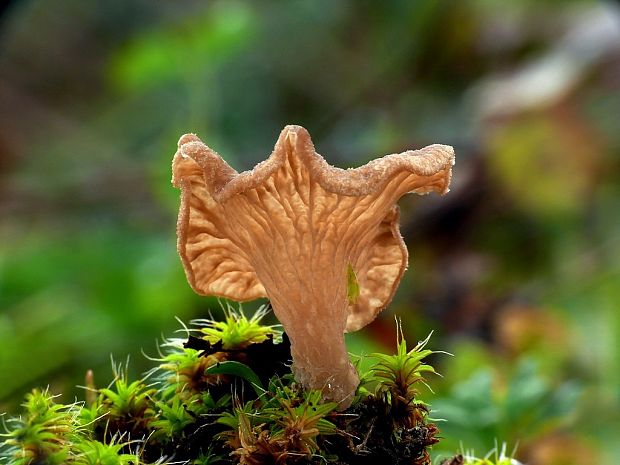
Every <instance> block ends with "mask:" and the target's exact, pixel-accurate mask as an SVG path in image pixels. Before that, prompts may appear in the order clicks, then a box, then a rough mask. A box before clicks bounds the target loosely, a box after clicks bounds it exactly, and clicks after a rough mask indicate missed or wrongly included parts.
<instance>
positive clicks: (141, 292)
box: [0, 0, 620, 465]
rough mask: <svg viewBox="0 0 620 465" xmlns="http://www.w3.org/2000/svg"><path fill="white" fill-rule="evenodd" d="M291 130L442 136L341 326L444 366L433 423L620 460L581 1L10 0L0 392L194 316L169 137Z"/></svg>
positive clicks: (601, 127)
mask: <svg viewBox="0 0 620 465" xmlns="http://www.w3.org/2000/svg"><path fill="white" fill-rule="evenodd" d="M289 123H290V124H301V125H303V126H305V127H306V128H307V129H308V130H309V131H310V133H311V134H312V136H313V139H314V142H315V144H316V146H317V150H318V151H319V152H320V153H321V154H323V155H324V156H325V157H326V158H327V159H328V161H329V162H330V163H332V164H335V165H338V166H342V167H347V166H356V165H359V164H362V163H365V162H367V161H369V160H370V159H372V158H375V157H377V156H380V155H384V154H387V153H393V152H398V151H402V150H404V149H407V148H419V147H422V146H424V145H427V144H430V143H444V144H451V145H453V146H454V147H455V150H456V154H457V164H456V166H455V169H454V179H453V185H452V190H451V192H450V193H449V194H448V195H447V196H445V197H438V196H429V197H424V198H421V197H417V196H407V197H405V198H404V199H403V200H402V201H401V202H400V205H401V210H402V233H403V236H404V237H405V240H406V241H407V243H408V246H409V251H410V269H409V271H408V273H407V274H406V275H405V278H404V280H403V283H402V284H401V287H400V289H399V291H398V294H397V297H396V299H395V300H394V302H393V304H392V305H391V307H390V309H388V310H386V311H385V312H383V314H382V317H381V318H380V319H379V320H377V321H376V322H374V323H373V324H372V325H370V326H368V327H367V328H365V329H364V330H362V331H360V332H358V333H355V334H353V335H351V336H350V337H349V344H350V347H351V348H352V350H353V351H354V352H357V353H364V352H366V353H368V352H372V351H374V350H375V349H381V350H391V349H392V348H393V347H394V342H395V341H394V339H395V325H394V315H398V316H400V317H401V318H402V320H403V324H404V326H405V333H406V335H407V337H408V338H409V339H410V341H411V342H414V341H416V340H419V339H422V338H424V337H425V336H426V335H427V334H428V332H429V331H430V330H434V331H435V333H434V336H433V338H432V340H431V346H432V347H433V348H437V349H443V350H448V351H450V352H452V353H454V354H455V356H454V357H446V356H438V357H437V358H436V360H433V362H434V363H435V364H436V365H437V367H438V369H439V371H440V372H441V373H442V374H443V376H444V377H443V378H437V379H433V380H431V384H432V386H433V388H434V389H435V391H436V394H435V395H431V394H430V393H429V392H423V393H422V396H423V397H424V398H425V399H428V400H429V401H430V402H432V406H433V409H434V411H433V416H434V417H435V418H442V419H446V420H448V421H447V422H445V423H441V429H442V432H443V436H445V438H446V439H445V440H444V441H443V442H442V443H441V444H440V445H439V446H438V447H437V448H436V450H435V453H436V454H437V455H440V454H442V453H445V454H449V453H452V452H454V451H456V450H457V449H458V448H459V447H461V445H462V446H463V447H465V448H466V449H473V450H474V451H475V452H476V453H478V454H479V455H482V454H484V453H485V452H486V451H488V450H489V449H491V448H492V447H493V446H494V444H495V442H496V441H497V442H499V443H501V442H502V441H506V442H507V443H508V448H509V449H511V448H512V447H513V446H516V445H517V444H518V450H517V456H518V457H519V458H520V459H522V460H524V461H527V463H528V464H530V465H587V464H602V463H618V456H620V441H618V432H619V431H620V413H619V411H620V183H619V182H618V181H619V180H620V157H619V155H620V5H619V4H618V3H613V2H596V1H559V0H556V1H534V0H521V1H512V2H505V1H501V0H467V1H448V0H437V1H433V0H429V1H414V0H411V1H384V2H376V1H371V0H362V1H352V0H350V1H346V0H318V1H301V0H299V1H289V2H276V1H266V0H259V1H254V2H250V1H224V0H221V1H198V0H188V1H175V2H164V1H162V2H156V1H151V0H106V1H105V2H86V1H83V0H51V1H50V0H47V1H44V0H23V1H13V2H9V3H8V4H7V5H5V6H4V7H3V10H2V13H1V16H0V341H1V343H0V410H2V411H10V412H14V411H15V409H16V406H17V404H18V403H19V401H20V399H21V398H22V395H23V394H24V393H25V392H26V391H27V390H29V389H31V388H32V387H35V386H41V385H43V386H45V385H48V384H49V385H50V386H51V389H52V390H53V391H54V392H58V393H61V392H62V393H63V399H64V400H65V401H70V400H72V399H73V398H74V397H78V398H82V396H83V394H82V391H81V390H80V389H79V388H77V387H76V385H79V384H82V383H83V377H84V373H85V372H86V370H87V369H89V368H92V369H94V372H95V379H96V382H97V383H98V384H99V385H105V384H107V382H108V381H109V380H110V379H111V376H112V374H111V368H110V354H112V356H113V357H114V358H115V360H124V359H125V358H126V357H127V355H128V354H130V356H131V362H130V367H131V369H132V370H133V372H134V374H138V373H141V372H142V371H144V370H146V369H147V368H148V367H149V366H150V362H149V361H148V360H146V358H145V357H144V356H143V355H142V354H141V351H142V350H143V351H144V352H145V353H147V354H154V353H155V346H156V340H157V339H158V338H159V337H161V335H162V334H165V335H171V334H172V332H173V331H174V330H175V329H177V328H178V327H179V323H178V322H177V321H175V317H178V318H180V319H182V320H184V321H188V320H189V319H191V318H196V317H205V316H206V315H207V314H208V312H209V310H210V309H212V310H213V309H216V307H217V304H216V302H215V301H214V300H211V299H206V298H200V297H198V296H196V295H194V294H193V292H192V291H191V289H190V288H189V286H188V285H187V283H186V280H185V276H184V274H183V270H182V267H181V264H180V262H179V260H178V257H177V255H176V251H175V223H176V211H177V208H178V192H177V191H176V190H175V189H173V188H172V186H171V185H170V178H171V171H170V164H171V160H172V155H173V154H174V151H175V148H176V142H177V140H178V138H179V136H180V135H181V134H183V133H186V132H195V133H197V134H198V135H199V136H200V137H201V138H202V139H203V140H204V141H205V142H206V143H207V144H208V145H210V146H211V147H212V148H214V149H215V150H217V151H218V152H219V153H221V154H222V155H223V156H224V157H225V158H226V159H227V160H228V161H229V162H230V164H231V165H232V166H234V167H235V168H237V169H238V170H239V171H240V170H243V169H248V168H251V167H252V166H253V165H254V164H255V163H257V162H258V161H260V160H262V159H264V158H265V157H266V156H267V155H268V154H269V153H270V152H271V150H272V148H273V144H274V143H275V140H276V138H277V136H278V134H279V131H280V130H281V129H282V128H283V127H284V125H285V124H289Z"/></svg>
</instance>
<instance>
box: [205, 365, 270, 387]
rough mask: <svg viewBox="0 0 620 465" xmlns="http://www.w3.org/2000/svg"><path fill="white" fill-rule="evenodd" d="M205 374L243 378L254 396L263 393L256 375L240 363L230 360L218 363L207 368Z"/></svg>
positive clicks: (261, 385)
mask: <svg viewBox="0 0 620 465" xmlns="http://www.w3.org/2000/svg"><path fill="white" fill-rule="evenodd" d="M205 373H206V374H208V375H230V376H238V377H239V378H243V379H245V380H246V381H247V382H248V383H250V384H251V385H252V387H253V388H254V391H255V392H256V394H258V395H259V396H260V395H262V394H264V393H265V389H264V388H263V384H262V383H261V381H260V378H259V377H258V375H257V374H256V373H254V371H253V370H252V369H251V368H250V367H249V366H247V365H244V364H243V363H241V362H235V361H232V360H231V361H226V362H219V363H216V364H215V365H213V366H210V367H209V368H207V369H206V370H205Z"/></svg>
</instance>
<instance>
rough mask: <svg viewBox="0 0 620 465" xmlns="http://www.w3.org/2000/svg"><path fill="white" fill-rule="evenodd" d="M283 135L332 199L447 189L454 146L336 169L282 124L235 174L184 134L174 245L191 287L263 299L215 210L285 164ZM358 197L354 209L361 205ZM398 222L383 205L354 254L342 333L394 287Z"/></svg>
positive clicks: (399, 269)
mask: <svg viewBox="0 0 620 465" xmlns="http://www.w3.org/2000/svg"><path fill="white" fill-rule="evenodd" d="M287 139H292V140H294V141H295V144H296V150H295V151H294V152H293V153H294V154H295V155H296V156H297V158H298V159H299V162H300V163H302V164H304V165H306V167H307V170H308V175H309V177H310V178H311V179H312V180H313V182H315V183H316V184H317V187H320V188H321V190H322V191H323V193H324V195H325V196H326V197H328V196H329V194H330V193H331V194H335V196H333V197H336V196H345V197H349V198H351V197H364V196H369V195H372V194H373V193H377V192H379V191H381V190H382V189H385V188H386V187H387V188H389V190H391V191H393V192H392V196H394V195H395V194H400V195H402V193H405V192H415V193H419V194H422V193H427V192H431V191H433V192H438V193H441V194H444V193H446V192H447V191H448V186H449V184H450V176H451V167H452V165H453V164H454V151H453V149H452V147H449V146H445V145H431V146H429V147H426V148H424V149H422V150H416V151H407V152H403V153H400V154H394V155H388V156H385V157H383V158H379V159H377V160H373V161H371V162H370V163H368V164H367V165H364V166H362V167H360V168H355V169H348V170H343V169H341V168H336V167H333V166H330V165H328V164H327V162H326V161H325V159H324V158H323V157H322V156H321V155H319V154H318V153H316V152H315V150H314V145H313V144H312V141H311V139H310V135H309V134H308V132H307V131H306V130H305V129H304V128H303V127H301V126H287V127H285V128H284V130H283V131H282V133H281V134H280V137H279V139H278V142H277V144H276V146H275V149H274V151H273V153H272V154H271V156H270V157H269V158H268V159H267V160H265V161H263V162H261V163H259V164H258V165H257V166H256V167H254V169H252V170H250V171H245V172H242V173H240V174H239V173H237V172H236V171H235V170H234V169H233V168H231V167H230V166H229V165H228V164H227V163H226V162H225V161H224V160H223V159H222V158H221V157H220V156H219V155H218V154H217V153H216V152H215V151H213V150H211V149H210V148H209V147H207V146H206V145H205V144H204V143H203V142H202V141H200V139H198V137H196V136H195V135H193V134H186V135H184V136H182V137H181V139H180V140H179V151H178V152H177V154H176V156H175V158H174V163H173V173H174V176H173V184H174V185H175V186H176V187H179V188H181V192H182V199H181V209H180V212H179V219H178V225H177V226H178V251H179V254H180V256H181V259H182V261H183V265H184V267H185V271H186V273H187V277H188V280H189V283H190V285H191V286H192V288H193V289H194V290H195V291H196V292H197V293H199V294H203V295H213V296H220V297H225V298H228V299H231V300H236V301H249V300H253V299H257V298H260V297H267V293H266V291H265V289H264V287H263V286H262V284H261V283H260V281H259V280H258V278H257V277H256V273H255V272H254V269H253V266H252V265H251V264H250V263H248V260H247V256H246V254H245V253H244V251H243V250H240V248H239V246H238V245H237V244H235V243H234V242H233V241H231V239H230V238H227V237H223V236H222V233H221V230H222V228H221V224H220V223H221V221H222V218H218V216H220V215H221V216H224V217H225V216H226V214H225V213H224V208H223V207H222V204H225V203H226V201H227V200H228V199H230V198H231V197H233V196H235V195H238V194H239V193H242V192H247V191H250V190H252V189H255V188H257V187H258V186H260V185H261V184H265V183H267V180H268V179H269V178H270V177H273V178H279V176H277V172H278V171H279V170H282V168H283V167H284V166H285V165H286V157H287V154H286V150H285V149H284V146H285V144H286V141H287ZM386 184H389V186H386ZM274 187H276V186H274ZM403 191H404V192H403ZM400 195H398V196H399V197H400ZM325 203H327V202H325ZM362 203H363V202H360V208H359V210H363V209H364V206H363V205H362ZM315 207H319V208H321V207H322V205H315ZM214 213H215V214H214ZM317 216H320V214H319V215H317ZM398 220H399V215H398V208H397V207H392V208H390V209H389V210H388V211H387V214H386V215H385V217H384V218H383V220H382V221H381V223H380V226H379V228H377V230H376V231H375V233H376V234H375V236H374V237H373V238H372V241H371V247H370V248H369V250H368V251H365V252H363V253H362V254H361V256H360V258H359V260H358V263H357V264H356V265H357V266H356V267H354V268H355V271H356V276H357V279H358V282H359V285H360V297H359V299H358V300H357V302H356V303H355V304H354V305H351V306H350V308H349V315H348V318H347V326H346V329H347V331H356V330H358V329H360V328H363V327H364V326H366V325H367V324H368V323H370V322H371V321H372V320H373V319H374V318H375V317H376V316H377V314H378V313H379V312H380V311H381V310H382V309H383V308H385V307H386V306H387V305H388V304H389V303H390V301H391V300H392V298H393V296H394V293H395V292H396V288H397V287H398V283H399V282H400V279H401V277H402V275H403V273H404V271H405V269H406V267H407V249H406V247H405V244H404V242H403V240H402V237H401V235H400V231H399V223H398Z"/></svg>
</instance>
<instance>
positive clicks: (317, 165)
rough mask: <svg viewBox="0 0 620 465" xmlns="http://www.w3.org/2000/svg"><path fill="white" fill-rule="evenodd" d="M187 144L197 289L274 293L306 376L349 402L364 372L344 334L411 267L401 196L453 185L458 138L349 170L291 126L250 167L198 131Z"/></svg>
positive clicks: (183, 213)
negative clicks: (234, 163) (224, 154)
mask: <svg viewBox="0 0 620 465" xmlns="http://www.w3.org/2000/svg"><path fill="white" fill-rule="evenodd" d="M178 147H179V148H178V151H177V152H176V154H175V156H174V161H173V178H172V182H173V184H174V186H176V187H178V188H180V189H181V207H180V211H179V218H178V225H177V232H178V244H177V245H178V252H179V255H180V257H181V260H182V262H183V266H184V268H185V273H186V275H187V279H188V281H189V283H190V285H191V287H192V288H193V289H194V291H196V292H197V293H199V294H204V295H212V296H220V297H224V298H228V299H232V300H235V301H248V300H253V299H256V298H259V297H268V298H269V299H270V301H271V304H272V306H273V310H274V313H275V315H276V317H277V318H278V319H279V320H280V322H281V323H282V325H283V326H284V329H285V331H286V333H287V334H288V336H289V338H290V340H291V355H292V358H293V372H294V374H295V378H296V379H297V381H299V382H300V383H301V384H302V385H303V386H304V387H306V388H312V389H322V390H323V393H324V396H325V398H326V399H329V400H333V401H336V402H339V403H340V408H341V409H344V408H346V407H347V406H348V405H350V403H351V401H352V397H353V394H354V393H355V390H356V388H357V385H358V384H359V376H358V374H357V372H356V370H355V368H354V367H353V366H352V365H351V363H350V361H349V357H348V353H347V349H346V345H345V340H344V333H345V332H350V331H356V330H358V329H360V328H362V327H364V326H365V325H367V324H368V323H370V322H371V321H372V320H373V319H374V318H375V317H376V316H377V315H378V314H379V312H380V311H381V310H382V309H384V308H385V307H386V306H387V305H388V304H389V302H390V301H391V300H392V297H393V296H394V293H395V291H396V288H397V286H398V283H399V281H400V279H401V277H402V275H403V272H404V271H405V268H406V266H407V249H406V247H405V244H404V242H403V240H402V237H401V236H400V232H399V229H398V207H397V206H396V205H395V202H396V201H397V200H398V199H399V198H400V197H401V196H402V195H404V194H405V193H407V192H415V193H418V194H424V193H428V192H438V193H441V194H443V193H445V192H447V191H448V185H449V183H450V176H451V170H452V165H453V164H454V151H453V149H452V147H449V146H446V145H431V146H428V147H425V148H423V149H421V150H410V151H406V152H403V153H400V154H393V155H387V156H385V157H383V158H379V159H376V160H374V161H371V162H370V163H368V164H366V165H364V166H362V167H360V168H355V169H347V170H343V169H340V168H335V167H332V166H330V165H328V164H327V162H326V161H325V160H324V159H323V157H321V156H320V155H319V154H317V153H316V152H315V149H314V145H313V144H312V141H311V139H310V135H309V134H308V132H307V131H306V130H305V129H304V128H302V127H300V126H286V127H285V128H284V130H283V131H282V133H281V134H280V137H279V138H278V141H277V143H276V145H275V148H274V151H273V153H272V154H271V156H270V157H269V158H268V159H267V160H265V161H263V162H261V163H259V164H258V165H256V167H254V169H252V170H250V171H245V172H242V173H237V172H236V171H235V170H234V169H233V168H231V167H230V166H229V165H228V164H227V163H226V162H225V161H224V160H223V159H222V158H221V157H220V156H219V155H218V154H217V153H216V152H214V151H213V150H211V149H210V148H209V147H207V146H206V145H205V144H204V143H202V142H201V141H200V139H199V138H198V137H196V136H195V135H193V134H187V135H184V136H183V137H181V139H180V140H179V144H178Z"/></svg>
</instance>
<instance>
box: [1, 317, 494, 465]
mask: <svg viewBox="0 0 620 465" xmlns="http://www.w3.org/2000/svg"><path fill="white" fill-rule="evenodd" d="M265 313H266V308H262V309H261V310H259V311H258V313H256V314H255V315H254V316H252V317H249V318H248V317H247V316H245V314H244V313H243V311H242V310H234V311H233V310H232V309H231V308H230V307H229V308H228V309H227V311H226V315H225V320H224V321H222V322H216V321H212V320H199V321H196V322H193V325H192V326H191V327H185V326H184V328H183V329H184V330H185V333H186V337H185V338H170V339H165V340H164V341H162V343H161V344H160V348H159V350H160V354H159V356H158V357H157V358H153V359H152V360H153V361H154V362H155V364H156V366H155V367H154V368H153V369H152V370H150V371H149V372H147V373H146V374H145V376H144V377H143V378H140V379H137V380H129V379H128V375H127V371H128V370H127V366H124V367H123V366H121V365H117V364H113V375H114V377H113V381H112V382H111V383H110V385H109V386H107V387H104V388H96V387H95V386H94V385H93V383H92V374H89V375H88V376H87V385H88V386H87V392H86V399H87V401H86V402H84V403H77V404H71V405H61V404H57V403H55V401H54V398H53V396H52V395H51V394H49V393H47V392H46V391H34V392H32V393H31V394H28V395H27V396H26V401H25V402H24V404H23V409H24V413H23V415H22V416H21V417H19V418H13V419H10V420H8V421H6V422H5V423H6V429H7V432H6V434H5V438H6V441H5V442H6V444H5V446H4V447H3V448H2V450H1V451H0V457H1V459H2V461H3V462H4V463H8V464H16V465H35V464H37V465H48V464H49V465H54V464H79V465H82V464H83V465H90V464H93V465H94V464H100V465H107V464H110V465H116V464H119V465H124V464H132V465H146V464H164V463H188V464H202V465H205V464H237V463H239V464H245V465H252V464H257V465H258V464H268V463H278V464H319V463H322V464H334V465H344V464H350V463H355V464H362V465H363V464H371V463H379V462H384V463H390V464H405V463H406V464H418V465H422V464H428V463H430V459H429V455H428V449H429V447H430V446H432V444H434V443H435V442H437V438H436V434H437V432H438V430H437V428H436V426H435V425H433V424H432V423H431V422H430V421H429V419H428V407H427V406H426V405H425V404H423V403H422V402H419V401H418V400H417V399H416V396H417V388H416V386H417V385H418V384H420V383H425V380H424V377H423V375H424V374H425V373H428V372H434V370H433V368H432V367H431V366H430V365H428V364H425V363H423V359H424V358H425V357H426V356H428V355H429V354H431V353H433V352H432V351H431V350H428V349H425V346H426V344H427V342H428V339H426V340H425V341H422V342H421V343H419V344H418V345H416V346H415V347H414V349H412V350H410V351H407V345H406V342H405V341H404V339H403V337H402V332H401V330H400V326H398V329H397V335H398V344H397V353H396V354H395V355H385V354H373V355H372V356H371V358H372V361H373V362H372V363H371V364H370V369H369V370H368V372H366V373H361V376H362V379H363V383H362V385H361V386H360V388H359V389H358V392H357V393H356V396H355V401H354V403H353V405H352V406H351V407H350V408H349V409H348V410H346V411H344V412H338V411H337V404H336V403H332V402H324V401H323V394H322V392H321V391H318V390H304V389H303V388H302V387H301V386H300V385H299V384H298V383H296V382H295V380H294V378H293V375H292V373H291V371H290V346H289V344H288V339H287V338H286V335H283V334H282V333H281V332H280V331H279V330H278V329H277V328H275V327H273V326H266V325H262V324H261V319H262V318H263V317H264V315H265ZM194 335H197V336H194ZM89 380H90V381H89ZM476 465H486V464H476ZM502 465H503V464H502Z"/></svg>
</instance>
